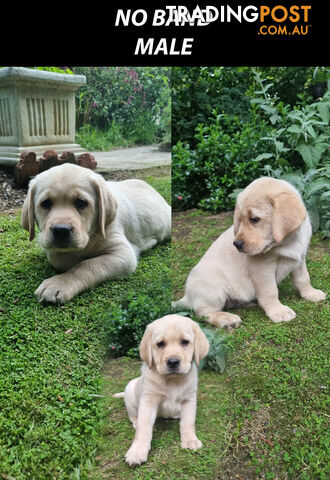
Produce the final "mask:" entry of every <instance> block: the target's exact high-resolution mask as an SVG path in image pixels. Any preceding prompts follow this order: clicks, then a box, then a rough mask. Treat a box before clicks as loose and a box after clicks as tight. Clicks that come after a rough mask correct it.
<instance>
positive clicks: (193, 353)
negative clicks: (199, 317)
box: [114, 315, 209, 466]
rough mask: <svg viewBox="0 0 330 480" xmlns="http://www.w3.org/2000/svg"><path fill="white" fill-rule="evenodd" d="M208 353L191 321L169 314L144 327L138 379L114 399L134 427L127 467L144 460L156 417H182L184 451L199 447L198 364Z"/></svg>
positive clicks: (203, 341) (201, 337)
mask: <svg viewBox="0 0 330 480" xmlns="http://www.w3.org/2000/svg"><path fill="white" fill-rule="evenodd" d="M208 350H209V342H208V340H207V338H206V336H205V335H204V333H203V332H202V330H201V329H200V327H199V325H198V324H197V323H196V322H193V321H192V320H191V319H190V318H186V317H182V316H180V315H167V316H165V317H163V318H160V319H158V320H155V321H154V322H152V323H151V324H149V325H148V327H147V329H146V331H145V333H144V335H143V338H142V341H141V344H140V355H141V358H142V360H143V361H144V363H143V366H142V376H141V377H139V378H135V379H134V380H131V381H130V382H129V383H128V385H127V387H126V389H125V392H122V393H117V394H115V395H114V397H124V399H125V404H126V408H127V413H128V417H129V419H130V421H131V422H132V424H133V427H134V428H135V429H136V433H135V437H134V441H133V443H132V445H131V447H130V449H129V450H128V452H127V453H126V462H127V463H128V464H129V465H130V466H136V465H140V464H141V463H143V462H146V460H147V457H148V452H149V450H150V443H151V439H152V430H153V425H154V423H155V420H156V417H157V415H158V416H159V417H163V418H180V436H181V447H182V448H189V449H191V450H197V449H198V448H201V447H202V443H201V442H200V441H199V440H198V438H197V437H196V433H195V417H196V395H197V380H198V378H197V366H198V364H199V361H200V360H201V359H202V358H204V357H205V356H206V355H207V353H208Z"/></svg>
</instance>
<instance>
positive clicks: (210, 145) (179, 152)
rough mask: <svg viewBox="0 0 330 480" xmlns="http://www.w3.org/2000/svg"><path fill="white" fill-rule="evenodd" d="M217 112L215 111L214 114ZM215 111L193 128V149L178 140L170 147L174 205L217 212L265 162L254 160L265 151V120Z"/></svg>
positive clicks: (254, 175) (225, 206) (252, 115)
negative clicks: (209, 119) (194, 142)
mask: <svg viewBox="0 0 330 480" xmlns="http://www.w3.org/2000/svg"><path fill="white" fill-rule="evenodd" d="M215 113H216V112H214V114H215ZM251 117H252V120H251V121H250V122H244V121H241V120H240V119H239V118H238V117H235V118H234V119H230V118H228V116H227V115H215V116H214V119H212V120H211V121H210V122H209V123H208V124H207V125H203V124H200V125H198V126H197V128H196V134H195V139H196V142H197V145H196V149H195V150H192V149H191V148H190V146H189V145H183V144H182V142H178V143H177V145H175V146H174V147H173V151H172V166H173V168H172V191H173V200H172V201H173V207H174V209H186V208H192V207H196V206H197V207H200V208H202V209H205V210H210V211H213V212H218V211H220V210H223V209H231V208H232V207H233V206H234V201H235V200H233V199H232V198H231V197H230V194H231V193H232V192H233V190H235V188H243V187H244V186H245V185H247V184H248V183H250V182H251V181H252V180H254V179H255V178H256V177H257V176H258V175H260V173H261V172H262V171H263V168H264V165H265V162H262V161H260V162H256V161H254V160H253V159H254V157H255V156H256V154H258V152H264V142H261V140H260V137H261V136H263V135H266V134H267V133H268V132H269V131H270V127H269V126H267V123H266V122H265V121H259V122H257V117H256V114H255V113H254V112H253V111H252V110H251ZM274 163H275V162H274Z"/></svg>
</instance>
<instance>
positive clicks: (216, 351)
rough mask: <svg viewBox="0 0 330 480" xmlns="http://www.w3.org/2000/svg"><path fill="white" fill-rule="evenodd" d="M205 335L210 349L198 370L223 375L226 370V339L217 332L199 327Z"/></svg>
mask: <svg viewBox="0 0 330 480" xmlns="http://www.w3.org/2000/svg"><path fill="white" fill-rule="evenodd" d="M201 329H202V331H203V332H204V333H205V335H206V337H207V339H208V341H209V343H210V349H209V353H208V355H207V356H206V357H205V358H203V359H202V360H201V362H200V364H199V369H200V370H201V369H203V368H207V369H210V370H214V371H215V372H218V373H223V372H224V370H225V368H226V342H227V340H226V337H225V336H224V335H222V334H220V333H219V331H218V330H214V329H210V328H206V327H201Z"/></svg>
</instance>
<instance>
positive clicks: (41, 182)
mask: <svg viewBox="0 0 330 480" xmlns="http://www.w3.org/2000/svg"><path fill="white" fill-rule="evenodd" d="M35 222H36V223H37V225H38V226H39V231H40V233H39V243H40V245H41V246H42V247H43V248H44V249H45V250H46V251H47V256H48V260H49V262H50V263H51V265H52V266H53V267H55V268H56V269H57V270H59V271H63V272H65V273H61V274H59V275H56V276H54V277H51V278H48V279H47V280H44V281H43V282H42V283H41V285H40V286H39V288H38V289H37V290H36V292H35V293H36V295H37V297H38V299H39V301H46V302H59V303H65V302H67V301H69V300H70V299H71V298H72V297H74V296H75V295H77V294H78V293H80V292H81V291H83V290H86V289H88V288H91V287H94V286H95V285H97V284H99V283H101V282H103V281H105V280H110V279H116V278H121V277H124V276H125V275H127V274H129V273H132V272H134V270H135V269H136V266H137V260H138V256H139V254H140V253H141V252H143V251H144V250H147V249H149V248H151V247H153V246H154V245H156V243H158V242H162V241H165V240H167V239H169V238H170V233H171V209H170V206H169V205H168V204H167V203H166V201H165V200H164V199H163V197H162V196H161V195H159V193H158V192H156V190H154V189H153V188H152V187H151V186H149V185H148V184H147V183H145V182H143V181H141V180H125V181H122V182H106V181H105V180H104V179H103V177H102V176H101V175H99V174H97V173H95V172H93V171H91V170H89V169H87V168H83V167H80V166H77V165H72V164H64V165H61V166H57V167H53V168H51V169H49V170H47V171H45V172H42V173H40V174H39V175H37V176H36V177H35V178H34V179H33V180H32V181H31V182H30V186H29V191H28V195H27V198H26V200H25V202H24V205H23V212H22V226H23V228H25V229H26V230H28V231H29V233H30V240H32V239H33V238H34V236H35V227H34V225H35Z"/></svg>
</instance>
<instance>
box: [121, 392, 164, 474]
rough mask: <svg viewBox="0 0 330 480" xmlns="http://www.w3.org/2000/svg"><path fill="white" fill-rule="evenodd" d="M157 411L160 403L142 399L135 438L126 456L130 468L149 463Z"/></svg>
mask: <svg viewBox="0 0 330 480" xmlns="http://www.w3.org/2000/svg"><path fill="white" fill-rule="evenodd" d="M157 409H158V403H157V402H155V400H154V399H151V398H148V397H144V396H142V397H141V400H140V404H139V411H138V418H137V424H136V431H135V437H134V440H133V443H132V445H131V447H130V448H129V450H128V451H127V453H126V456H125V458H126V462H127V463H128V464H129V466H130V467H135V466H136V465H141V463H144V462H146V461H147V458H148V453H149V450H150V444H151V439H152V430H153V427H154V423H155V420H156V416H157Z"/></svg>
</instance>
